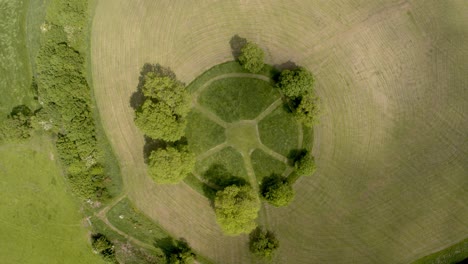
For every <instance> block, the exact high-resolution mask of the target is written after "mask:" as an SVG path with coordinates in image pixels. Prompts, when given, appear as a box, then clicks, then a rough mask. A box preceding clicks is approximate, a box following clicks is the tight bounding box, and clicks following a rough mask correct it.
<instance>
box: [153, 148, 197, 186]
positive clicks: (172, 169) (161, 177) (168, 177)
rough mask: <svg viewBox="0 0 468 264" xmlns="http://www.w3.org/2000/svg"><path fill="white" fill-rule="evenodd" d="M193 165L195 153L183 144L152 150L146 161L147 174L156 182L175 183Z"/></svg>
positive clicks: (185, 175)
mask: <svg viewBox="0 0 468 264" xmlns="http://www.w3.org/2000/svg"><path fill="white" fill-rule="evenodd" d="M194 167H195V155H194V154H193V153H191V152H189V151H188V149H187V147H185V146H178V147H167V148H166V149H157V150H154V151H153V152H152V153H151V155H150V157H149V162H148V169H149V174H150V176H151V177H152V178H153V180H154V181H155V182H156V183H161V184H177V183H179V182H181V181H182V180H183V179H184V178H185V177H187V175H188V174H189V173H191V172H192V171H193V169H194Z"/></svg>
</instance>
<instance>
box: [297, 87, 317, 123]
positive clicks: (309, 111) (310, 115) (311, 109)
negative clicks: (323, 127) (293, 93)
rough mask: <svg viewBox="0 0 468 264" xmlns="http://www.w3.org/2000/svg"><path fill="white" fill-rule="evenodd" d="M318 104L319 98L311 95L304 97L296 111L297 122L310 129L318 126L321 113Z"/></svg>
mask: <svg viewBox="0 0 468 264" xmlns="http://www.w3.org/2000/svg"><path fill="white" fill-rule="evenodd" d="M318 102H319V100H318V98H317V97H315V96H313V95H311V94H307V95H305V96H303V97H302V99H301V102H300V103H299V105H298V106H297V108H296V109H295V110H294V117H295V118H296V120H297V121H299V122H301V123H302V124H304V125H305V126H308V127H312V126H313V125H314V124H316V123H317V118H318V115H319V113H320V109H319V105H318Z"/></svg>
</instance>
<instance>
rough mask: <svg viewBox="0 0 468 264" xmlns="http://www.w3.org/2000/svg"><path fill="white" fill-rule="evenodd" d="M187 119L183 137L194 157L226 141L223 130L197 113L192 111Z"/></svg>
mask: <svg viewBox="0 0 468 264" xmlns="http://www.w3.org/2000/svg"><path fill="white" fill-rule="evenodd" d="M187 119H188V123H187V128H186V132H185V135H186V136H187V140H188V142H189V147H190V149H191V150H192V151H193V152H194V153H195V154H196V155H199V154H202V153H203V152H205V151H207V150H208V149H210V148H212V147H214V146H216V145H218V144H221V143H223V142H224V141H225V140H226V137H225V135H224V128H223V127H221V126H219V125H218V124H216V123H214V122H213V121H211V120H209V119H208V118H207V117H205V116H204V115H203V114H202V113H200V112H199V111H197V110H192V112H190V114H189V116H188V118H187Z"/></svg>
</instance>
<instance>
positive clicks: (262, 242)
mask: <svg viewBox="0 0 468 264" xmlns="http://www.w3.org/2000/svg"><path fill="white" fill-rule="evenodd" d="M278 248H279V241H278V239H276V237H275V235H274V234H273V233H272V232H270V231H266V230H263V229H262V228H257V229H256V230H255V231H254V232H252V233H251V234H250V242H249V249H250V252H252V253H253V254H255V255H256V256H259V257H262V258H267V259H269V258H271V257H272V256H273V255H274V253H275V252H276V250H277V249H278Z"/></svg>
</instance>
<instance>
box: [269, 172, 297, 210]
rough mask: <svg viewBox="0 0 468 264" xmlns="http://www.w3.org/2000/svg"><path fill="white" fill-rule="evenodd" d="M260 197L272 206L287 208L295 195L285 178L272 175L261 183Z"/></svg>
mask: <svg viewBox="0 0 468 264" xmlns="http://www.w3.org/2000/svg"><path fill="white" fill-rule="evenodd" d="M260 195H261V196H262V198H263V199H265V200H266V201H267V202H268V203H270V204H271V205H273V206H276V207H281V206H287V205H288V204H289V203H291V201H292V200H293V199H294V196H295V193H294V189H293V187H292V185H291V183H290V182H289V181H288V179H287V178H285V177H283V176H281V175H277V174H272V175H271V176H269V177H266V178H264V179H263V181H262V185H261V186H260Z"/></svg>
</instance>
